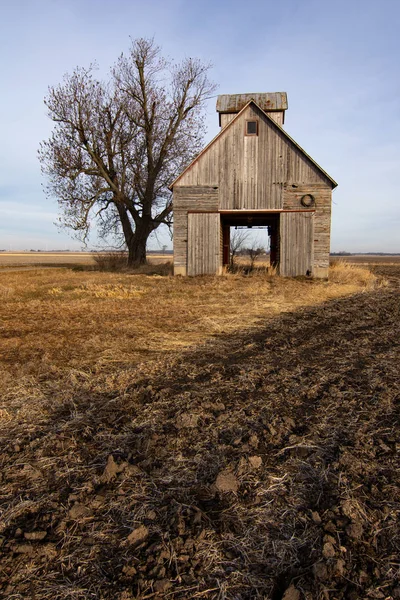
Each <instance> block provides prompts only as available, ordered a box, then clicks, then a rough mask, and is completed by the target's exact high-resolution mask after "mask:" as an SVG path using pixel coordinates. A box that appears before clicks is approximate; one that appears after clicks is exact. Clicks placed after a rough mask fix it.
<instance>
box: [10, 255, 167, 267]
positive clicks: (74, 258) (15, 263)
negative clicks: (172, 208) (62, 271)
mask: <svg viewBox="0 0 400 600" xmlns="http://www.w3.org/2000/svg"><path fill="white" fill-rule="evenodd" d="M95 256H96V253H94V252H0V269H1V268H4V267H25V266H28V267H32V266H36V265H37V266H51V265H56V266H57V267H60V266H64V265H65V266H71V265H94V264H95V260H94V257H95ZM168 260H172V254H151V255H149V261H150V262H166V261H168Z"/></svg>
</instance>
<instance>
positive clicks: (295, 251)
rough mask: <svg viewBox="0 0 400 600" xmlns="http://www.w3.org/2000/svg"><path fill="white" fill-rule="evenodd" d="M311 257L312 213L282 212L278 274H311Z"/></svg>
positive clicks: (312, 247) (312, 238)
mask: <svg viewBox="0 0 400 600" xmlns="http://www.w3.org/2000/svg"><path fill="white" fill-rule="evenodd" d="M313 258H314V215H313V213H309V212H287V213H282V214H281V219H280V266H279V273H280V275H282V276H283V277H298V276H300V275H312V274H313V262H314V260H313Z"/></svg>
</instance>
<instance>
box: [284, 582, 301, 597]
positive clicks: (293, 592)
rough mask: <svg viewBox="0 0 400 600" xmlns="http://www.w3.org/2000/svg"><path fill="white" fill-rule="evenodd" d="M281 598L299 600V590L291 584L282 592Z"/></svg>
mask: <svg viewBox="0 0 400 600" xmlns="http://www.w3.org/2000/svg"><path fill="white" fill-rule="evenodd" d="M282 600H300V592H299V590H298V589H296V588H295V586H294V585H293V584H292V585H291V586H290V587H288V589H287V590H286V592H285V593H284V594H283V597H282Z"/></svg>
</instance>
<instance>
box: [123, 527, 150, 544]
mask: <svg viewBox="0 0 400 600" xmlns="http://www.w3.org/2000/svg"><path fill="white" fill-rule="evenodd" d="M148 536H149V530H148V528H147V527H146V526H145V525H140V527H137V529H134V530H133V531H132V533H130V534H129V535H128V542H129V544H130V545H131V546H137V545H138V544H142V543H143V542H145V541H146V540H147V538H148Z"/></svg>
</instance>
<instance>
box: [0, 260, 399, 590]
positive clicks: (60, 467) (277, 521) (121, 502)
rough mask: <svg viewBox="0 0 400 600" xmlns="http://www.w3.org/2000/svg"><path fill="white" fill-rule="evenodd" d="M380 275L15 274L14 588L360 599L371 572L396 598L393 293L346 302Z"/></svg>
mask: <svg viewBox="0 0 400 600" xmlns="http://www.w3.org/2000/svg"><path fill="white" fill-rule="evenodd" d="M349 273H351V274H350V276H349ZM380 283H381V282H379V281H378V279H377V278H376V277H375V276H374V275H373V274H371V273H369V274H368V272H366V271H365V270H363V269H359V270H357V269H353V267H347V266H346V265H340V266H339V267H337V268H336V270H335V272H334V274H333V276H332V279H331V281H330V282H329V283H327V282H313V281H310V280H305V279H304V280H290V279H286V280H285V279H281V278H279V277H276V276H268V275H265V274H264V275H260V274H259V275H254V276H250V277H243V276H239V275H236V276H226V277H221V278H212V277H201V278H196V279H184V278H173V277H154V276H152V277H149V276H146V275H128V274H114V273H99V272H94V271H86V272H82V271H80V272H74V271H70V270H65V269H64V270H61V269H51V270H50V269H47V270H45V269H43V270H37V271H26V272H23V273H21V272H19V273H17V272H14V273H13V272H9V273H0V297H1V299H2V301H1V303H0V319H1V334H2V340H3V341H2V347H1V350H0V352H1V355H0V365H1V373H0V393H1V396H2V402H1V404H0V426H3V427H2V435H3V441H2V447H1V453H0V460H1V463H2V473H1V474H0V477H2V479H1V482H2V484H1V489H0V497H1V503H0V504H1V508H2V509H3V513H2V518H1V522H0V553H3V556H2V569H1V571H0V592H1V591H3V592H4V593H5V597H10V598H11V597H13V598H28V597H35V598H37V599H38V600H39V599H41V600H56V599H60V600H61V599H63V600H67V599H68V600H71V599H78V598H79V599H82V600H84V599H86V598H98V599H99V600H100V599H103V600H105V599H106V600H111V598H112V599H113V600H114V598H115V599H116V600H133V599H134V598H135V599H141V600H144V599H147V598H164V597H168V598H171V600H173V599H174V598H175V599H179V600H183V599H186V598H205V599H206V600H222V598H225V600H250V599H253V598H254V599H255V598H259V599H260V600H261V599H262V598H274V599H279V600H280V599H282V598H283V597H284V598H285V600H286V598H287V597H290V596H284V592H285V590H286V589H287V588H288V587H289V585H290V584H291V582H292V581H294V582H295V583H296V586H297V587H298V589H300V590H303V591H302V596H301V598H302V600H303V598H306V599H307V600H308V599H310V600H311V599H312V598H331V599H333V598H337V599H338V600H348V599H349V598H352V599H356V598H357V597H358V596H356V595H354V593H353V591H352V590H356V591H357V590H358V589H359V588H360V583H358V582H359V581H360V582H361V583H362V585H363V590H364V588H365V589H366V588H368V589H369V588H370V589H371V590H372V592H373V593H374V594H375V595H373V596H370V595H369V594H367V595H366V594H363V596H362V597H367V596H368V597H373V598H378V597H379V598H380V597H382V596H380V595H376V594H380V593H381V591H380V589H381V588H380V587H379V588H378V583H379V584H380V582H382V584H383V587H382V589H384V590H385V591H386V589H388V590H389V588H388V586H391V587H394V584H392V582H391V579H390V578H393V580H394V575H392V573H394V572H395V570H396V569H398V559H397V558H396V556H398V552H397V551H398V548H399V547H400V546H399V543H400V542H399V540H400V537H399V536H398V528H397V525H396V511H397V510H398V508H397V504H396V502H395V500H393V501H391V504H390V506H389V508H388V510H386V506H385V510H383V506H384V503H385V502H386V499H387V498H388V497H389V498H393V499H394V498H396V491H397V490H398V489H399V487H398V485H397V481H395V477H394V475H393V476H392V479H390V480H389V474H390V473H396V472H397V471H396V470H395V469H394V467H391V466H390V461H392V462H393V465H394V463H395V454H394V452H393V448H394V444H395V443H396V439H397V438H395V432H396V431H397V429H396V427H397V425H396V423H395V421H394V417H395V415H394V408H395V407H394V400H393V399H394V397H395V395H394V392H395V387H396V385H397V384H396V379H395V365H396V364H397V363H396V362H395V356H394V351H393V339H394V334H393V331H394V329H393V325H394V323H396V319H397V317H396V314H395V312H394V308H395V307H396V303H395V299H394V296H395V292H394V291H393V290H390V289H388V290H389V291H386V290H378V291H376V292H375V291H374V292H372V293H365V294H364V293H359V294H358V295H357V297H356V299H354V301H353V298H351V299H347V300H345V299H341V300H338V301H336V302H326V301H327V300H331V299H335V298H339V297H340V296H345V295H349V294H353V293H357V292H364V291H368V292H369V291H370V290H371V289H372V288H374V287H379V285H380ZM324 303H325V304H324ZM310 305H322V306H321V307H318V306H315V307H314V308H310V309H308V310H304V311H303V310H300V311H297V310H294V309H297V308H300V307H305V306H310ZM280 313H286V314H282V315H281V317H280V318H277V319H275V318H274V319H270V317H275V316H277V315H279V314H280ZM383 317H385V318H387V322H386V320H385V318H383ZM373 323H375V327H376V329H372V327H371V325H372V324H373ZM261 324H262V325H263V328H261V327H260V325H261ZM246 328H247V329H251V328H253V331H248V332H243V331H241V332H240V331H239V330H243V329H246ZM355 329H356V334H355V333H354V331H355ZM233 332H234V335H230V336H229V335H226V334H229V333H233ZM221 334H223V335H221ZM355 335H356V337H355ZM212 336H218V338H219V339H218V341H217V343H214V344H207V343H206V344H204V345H200V344H201V343H203V342H206V341H207V339H210V338H211V337H212ZM355 341H356V343H355ZM189 346H197V349H195V350H194V351H193V352H191V353H183V352H181V350H182V349H187V348H188V347H189ZM392 355H393V356H392ZM383 369H385V371H383ZM383 373H384V375H383ZM376 406H377V408H378V410H377V409H376ZM365 440H367V441H368V443H367V444H365V443H364V441H365ZM372 441H373V444H372ZM392 447H393V448H392ZM372 450H374V452H376V456H378V457H379V456H380V453H382V452H383V453H384V458H385V461H384V465H383V466H382V465H381V462H380V461H377V460H372V458H373V457H374V456H375V455H372V454H371V452H372ZM389 466H390V469H392V470H391V471H390V472H389ZM221 474H223V475H224V476H225V477H227V476H228V481H231V485H232V482H233V488H234V489H232V488H231V491H229V489H226V487H225V491H224V490H221V489H219V488H218V485H217V484H218V477H219V476H220V475H221ZM229 477H230V480H229ZM226 481H227V480H226V479H225V486H226ZM365 482H366V484H367V485H366V486H365V487H363V484H364V483H365ZM372 485H374V486H375V487H374V488H373V489H372V487H371V486H372ZM228 488H229V486H228ZM370 489H371V490H372V491H371V498H372V500H371V499H370V498H369V496H368V494H369V490H370ZM353 513H354V514H353ZM360 528H361V529H360ZM359 530H361V531H364V534H363V535H364V537H363V541H362V542H360V539H359V537H360V535H361V534H359ZM383 530H384V531H385V532H386V533H385V535H386V538H385V542H384V543H385V548H384V551H381V550H380V546H382V544H383V541H382V540H383V538H382V535H381V536H380V538H379V540H378V542H379V543H377V544H376V545H374V543H375V542H374V540H375V537H374V536H375V535H378V534H376V532H377V531H379V532H380V531H383ZM139 533H142V534H143V538H142V540H141V541H140V540H139V543H138V544H137V545H134V543H133V542H130V541H129V539H130V537H131V536H132V535H133V536H134V535H136V534H139ZM34 536H39V537H36V538H35V537H34ZM332 536H333V537H332ZM357 536H358V537H357ZM327 537H328V538H329V540H330V541H329V543H330V544H331V546H333V551H334V553H335V558H334V559H331V558H328V559H327V560H325V558H326V557H325V556H324V555H323V548H324V544H326V543H327ZM332 540H333V541H332ZM364 540H366V541H367V542H368V546H367V545H365V548H364V546H363V547H362V556H363V557H364V558H363V559H362V562H360V563H359V562H358V560H357V559H355V558H354V557H357V551H358V549H359V547H360V544H361V543H364ZM386 540H389V541H386ZM1 544H3V545H2V546H1ZM367 555H368V556H369V555H371V556H372V558H371V559H369V558H368V556H367ZM365 556H367V558H365ZM364 563H365V564H364ZM373 568H374V569H375V571H372V569H373ZM340 569H342V571H343V577H342V576H341V575H340V573H339V571H340ZM324 570H325V571H326V574H325V571H324ZM314 572H315V577H316V579H315V578H314V574H313V573H314ZM338 573H339V574H338ZM361 574H362V575H361ZM361 576H362V577H364V578H367V579H366V581H367V583H365V582H364V581H361V579H360V578H361ZM340 586H341V587H340ZM327 589H329V593H328V591H327V592H326V594H325V590H327ZM331 589H334V590H337V591H334V592H333V594H334V595H333V596H332V595H329V594H330V590H331ZM340 589H341V590H342V591H341V592H340V593H339V591H340ZM390 591H391V588H390ZM350 592H351V594H352V595H351V594H350ZM372 592H371V593H372ZM388 593H389V591H388ZM384 597H385V598H386V597H387V598H389V597H390V598H391V597H392V596H389V595H388V594H386V596H384ZM293 598H298V595H297V596H293Z"/></svg>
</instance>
